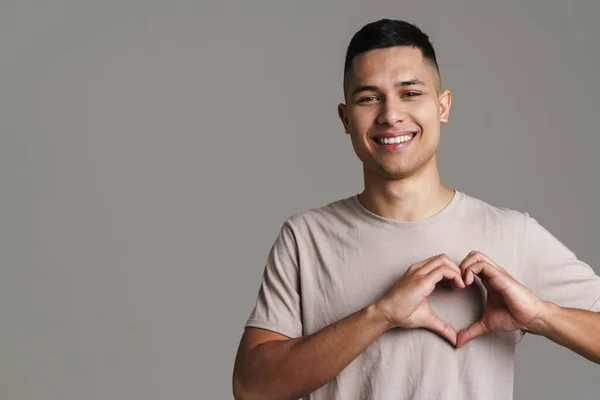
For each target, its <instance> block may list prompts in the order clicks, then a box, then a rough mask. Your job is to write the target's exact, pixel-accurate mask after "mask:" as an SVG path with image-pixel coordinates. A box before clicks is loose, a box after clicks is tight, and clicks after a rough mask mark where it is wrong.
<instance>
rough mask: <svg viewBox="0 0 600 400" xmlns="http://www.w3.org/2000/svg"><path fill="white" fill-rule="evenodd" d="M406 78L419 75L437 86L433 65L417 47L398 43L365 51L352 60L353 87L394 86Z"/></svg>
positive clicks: (430, 84) (426, 81) (428, 83)
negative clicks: (430, 64) (397, 44)
mask: <svg viewBox="0 0 600 400" xmlns="http://www.w3.org/2000/svg"><path fill="white" fill-rule="evenodd" d="M403 78H418V79H420V80H421V81H423V82H425V84H426V85H427V86H434V84H435V81H434V77H433V68H431V67H430V66H429V64H428V63H426V62H425V60H424V58H423V54H422V53H421V50H419V49H418V48H416V47H408V46H402V47H400V46H396V47H389V48H386V49H375V50H369V51H367V52H364V53H361V54H359V55H358V56H356V57H355V58H354V59H353V60H352V78H351V80H350V89H352V88H353V87H355V86H357V85H376V86H385V85H393V84H394V83H395V82H397V81H398V80H401V79H403Z"/></svg>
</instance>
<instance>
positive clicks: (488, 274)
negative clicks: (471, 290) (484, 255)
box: [463, 261, 509, 290]
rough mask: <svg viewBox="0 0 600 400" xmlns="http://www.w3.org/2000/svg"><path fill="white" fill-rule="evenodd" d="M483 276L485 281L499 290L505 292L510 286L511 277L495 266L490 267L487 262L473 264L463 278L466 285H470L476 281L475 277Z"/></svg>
mask: <svg viewBox="0 0 600 400" xmlns="http://www.w3.org/2000/svg"><path fill="white" fill-rule="evenodd" d="M479 274H480V275H482V276H483V278H484V279H485V280H487V282H488V283H489V284H490V285H491V286H492V287H493V288H494V289H497V290H504V289H505V288H506V287H507V285H508V280H507V279H508V278H509V276H508V275H507V274H506V273H504V272H503V271H500V270H499V269H497V268H495V267H494V266H493V265H490V264H489V263H488V262H486V261H479V262H477V263H475V264H471V265H469V266H468V267H467V269H466V270H465V271H464V273H463V276H464V280H465V283H466V284H467V285H470V284H471V283H473V280H474V279H475V275H479Z"/></svg>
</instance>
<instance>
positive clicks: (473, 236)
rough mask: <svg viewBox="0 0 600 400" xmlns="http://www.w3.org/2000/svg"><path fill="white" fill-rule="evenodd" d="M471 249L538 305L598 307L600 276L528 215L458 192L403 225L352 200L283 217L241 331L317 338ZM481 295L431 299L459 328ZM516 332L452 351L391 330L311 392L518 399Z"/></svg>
mask: <svg viewBox="0 0 600 400" xmlns="http://www.w3.org/2000/svg"><path fill="white" fill-rule="evenodd" d="M472 250H479V251H481V252H482V253H484V254H486V255H487V256H489V257H490V258H491V259H492V260H493V261H495V262H496V263H497V264H498V265H500V266H502V267H503V268H504V269H506V270H507V271H508V272H509V273H510V274H511V275H512V276H513V277H514V278H515V279H517V280H518V281H519V282H521V283H523V284H524V285H525V286H526V287H528V288H529V289H530V290H531V291H532V292H533V293H535V294H536V295H537V296H538V297H539V298H540V299H542V300H550V301H552V302H554V303H556V304H558V305H560V306H564V307H574V308H583V309H592V310H594V311H600V301H598V299H599V298H600V277H598V276H597V275H596V274H595V273H594V271H593V270H592V269H591V268H590V267H589V266H588V265H587V264H586V263H584V262H582V261H580V260H578V259H577V258H576V256H575V254H573V252H571V251H570V250H569V249H568V248H567V247H565V245H563V244H562V243H561V242H560V241H559V240H558V239H556V238H555V237H554V236H552V235H551V234H550V233H549V232H548V231H547V230H546V229H545V228H543V227H542V226H541V225H540V224H539V223H538V222H537V221H536V220H535V219H533V218H532V217H530V216H529V214H527V213H521V212H518V211H514V210H510V209H506V208H499V207H495V206H492V205H490V204H488V203H486V202H484V201H482V200H479V199H476V198H474V197H471V196H469V195H467V194H465V193H462V192H459V191H456V193H455V195H454V198H453V199H452V201H451V202H450V203H449V204H448V205H447V206H446V207H445V208H444V209H443V210H442V211H441V212H439V213H438V214H436V215H434V216H432V217H429V218H426V219H423V220H419V221H396V220H392V219H387V218H384V217H381V216H379V215H377V214H374V213H372V212H370V211H369V210H367V209H366V208H365V207H364V206H363V205H362V204H361V203H360V201H359V200H358V197H357V195H353V196H351V197H348V198H346V199H342V200H338V201H335V202H333V203H330V204H328V205H326V206H324V207H321V208H315V209H311V210H309V211H305V212H301V213H297V214H294V215H292V216H291V217H289V218H288V219H287V220H286V221H285V222H284V223H283V226H282V228H281V230H280V232H279V235H278V237H277V239H276V241H275V243H274V244H273V247H272V248H271V251H270V253H269V256H268V260H267V263H266V267H265V270H264V274H263V281H262V284H261V287H260V290H259V293H258V298H257V302H256V307H255V308H254V310H253V311H252V314H251V315H250V317H249V319H248V321H247V322H246V326H247V327H250V326H252V327H258V328H263V329H268V330H271V331H275V332H278V333H281V334H283V335H286V336H288V337H291V338H294V337H300V336H306V335H310V334H312V333H315V332H317V331H318V330H320V329H322V328H323V327H325V326H327V325H330V324H332V323H334V322H336V321H338V320H340V319H341V318H344V317H345V316H347V315H349V314H352V313H354V312H355V311H358V310H360V309H361V308H363V307H365V306H366V305H368V304H370V303H373V302H375V301H376V300H378V299H379V298H381V297H382V296H383V295H385V294H386V293H387V292H388V291H389V290H390V288H391V287H392V286H393V285H394V284H395V283H396V282H397V281H398V280H399V279H400V278H401V277H402V275H403V274H404V273H405V272H406V270H407V269H408V267H409V266H410V265H412V264H414V263H416V262H420V261H423V260H424V259H426V258H428V257H431V256H433V255H436V254H440V253H446V254H447V255H448V256H449V257H450V258H451V259H452V260H453V261H454V262H456V263H457V264H458V263H460V262H461V261H462V260H463V259H464V257H465V256H466V255H467V254H468V253H469V252H470V251H472ZM485 297H486V290H485V288H484V287H483V285H482V284H481V282H480V281H479V280H478V279H477V280H476V281H475V283H474V284H473V285H471V286H469V287H467V288H466V289H462V290H460V289H452V288H451V287H449V286H447V285H438V286H437V287H436V289H435V290H434V292H433V293H432V294H431V296H430V297H429V303H430V306H431V309H432V311H433V312H434V313H435V314H436V315H437V316H438V317H439V318H441V319H442V320H443V321H445V322H447V323H449V324H450V325H451V326H452V327H453V328H454V329H455V330H456V331H457V332H458V331H459V330H461V329H462V328H464V327H466V326H468V325H470V324H472V323H473V322H475V321H477V320H478V319H479V317H480V315H481V312H482V310H483V305H484V302H485ZM521 338H522V333H521V332H519V331H517V332H511V333H491V334H487V335H484V336H480V337H478V338H475V339H473V340H472V341H470V342H468V343H467V344H465V346H464V347H462V348H460V349H456V348H454V347H453V346H452V345H451V344H449V343H448V342H447V341H446V340H444V339H442V338H441V337H440V336H438V335H436V334H435V333H432V332H430V331H428V330H425V329H401V328H395V329H392V330H389V331H387V332H385V333H384V334H383V335H381V336H380V337H379V338H378V339H377V340H375V342H373V343H372V344H371V346H369V347H368V348H367V350H365V351H364V352H363V353H362V354H360V355H359V356H358V357H357V358H356V359H355V360H353V361H352V362H351V363H350V364H349V365H348V366H347V367H346V368H344V370H342V372H341V373H340V374H339V375H338V376H337V377H336V378H334V379H333V380H332V381H330V382H328V383H327V384H326V385H324V386H323V387H321V388H320V389H318V390H317V391H315V392H314V393H312V394H310V395H309V396H307V397H305V399H311V400H317V399H319V400H321V399H322V400H325V399H327V400H333V399H335V400H337V399H340V400H341V399H343V400H353V399H378V400H387V399H390V400H391V399H393V400H400V399H411V400H418V399H448V400H460V399H512V396H513V376H514V359H515V358H514V356H515V346H516V345H517V343H518V342H519V341H520V340H521Z"/></svg>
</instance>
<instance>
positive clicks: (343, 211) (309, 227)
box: [283, 195, 357, 235]
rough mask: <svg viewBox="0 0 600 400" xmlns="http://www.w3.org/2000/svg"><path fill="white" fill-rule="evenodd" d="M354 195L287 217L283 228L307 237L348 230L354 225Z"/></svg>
mask: <svg viewBox="0 0 600 400" xmlns="http://www.w3.org/2000/svg"><path fill="white" fill-rule="evenodd" d="M354 198H355V195H352V196H349V197H345V198H342V199H339V200H335V201H331V202H329V203H327V204H325V205H322V206H317V207H313V208H310V209H307V210H304V211H300V212H297V213H294V214H291V215H289V216H288V217H287V218H286V219H285V220H284V222H283V228H284V229H289V230H291V231H292V232H294V234H295V235H309V234H310V233H311V232H315V231H320V232H332V231H338V230H340V229H344V228H350V227H352V226H354V225H355V224H356V220H357V218H356V210H355V207H356V205H355V204H354Z"/></svg>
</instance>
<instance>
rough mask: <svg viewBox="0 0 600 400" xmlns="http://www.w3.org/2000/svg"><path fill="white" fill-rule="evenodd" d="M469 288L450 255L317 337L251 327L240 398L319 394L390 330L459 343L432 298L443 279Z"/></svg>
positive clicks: (240, 370) (237, 390)
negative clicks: (432, 304) (290, 336)
mask: <svg viewBox="0 0 600 400" xmlns="http://www.w3.org/2000/svg"><path fill="white" fill-rule="evenodd" d="M444 278H446V279H448V280H450V281H452V283H453V285H454V287H461V288H464V287H465V285H464V283H463V280H462V278H461V274H460V269H459V268H458V266H457V265H456V264H455V263H453V262H452V260H450V258H449V257H448V256H446V255H443V254H441V255H438V256H434V257H431V258H429V259H427V260H425V261H422V262H420V263H417V264H413V265H411V266H410V268H408V270H407V272H406V273H405V274H404V276H403V277H402V278H401V279H400V280H399V281H398V282H396V284H395V285H394V286H393V287H392V289H391V290H390V291H389V292H388V293H387V294H386V295H385V296H384V297H383V298H382V299H380V300H379V301H377V302H376V303H374V304H372V305H368V306H367V307H365V308H363V309H362V310H360V311H357V312H355V313H354V314H351V315H349V316H347V317H346V318H343V319H341V320H339V321H337V322H335V323H333V324H331V325H329V326H326V327H325V328H323V329H321V330H319V331H317V332H315V333H314V334H312V335H308V336H304V337H300V338H294V339H288V338H286V336H283V335H280V334H277V333H273V332H269V331H265V330H262V329H256V328H251V329H247V330H246V332H245V333H244V335H243V337H242V341H241V343H240V347H239V350H238V355H237V357H236V362H235V367H234V372H233V392H234V396H235V398H236V399H237V400H251V399H261V400H264V399H297V398H299V397H302V396H304V395H307V394H309V393H311V392H314V391H315V390H317V389H318V388H320V387H321V386H323V385H324V384H326V383H327V382H329V381H330V380H331V379H333V378H334V377H335V376H336V375H338V374H339V373H340V372H341V371H342V370H343V369H344V368H345V367H346V366H347V365H348V364H349V363H350V362H351V361H352V360H354V359H355V358H356V357H357V356H358V355H359V354H361V353H362V352H363V351H364V350H365V349H366V348H367V347H369V346H370V345H371V343H373V342H374V341H375V340H376V339H377V338H378V337H379V336H380V335H381V334H382V333H384V332H385V331H387V330H388V329H391V328H394V327H399V328H404V329H412V328H426V329H429V330H431V331H433V332H435V333H437V334H439V335H440V336H442V337H444V338H445V339H447V340H448V341H449V342H451V343H452V344H455V343H456V332H455V331H454V330H453V329H452V328H451V327H450V326H449V325H448V324H446V323H444V322H442V321H441V320H440V319H439V318H437V317H436V316H435V315H433V314H432V312H431V309H430V308H429V303H428V301H427V297H428V296H429V295H430V294H431V292H433V290H434V289H435V285H436V283H438V282H440V281H441V280H442V279H444Z"/></svg>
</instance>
